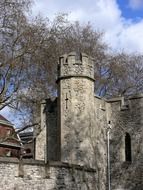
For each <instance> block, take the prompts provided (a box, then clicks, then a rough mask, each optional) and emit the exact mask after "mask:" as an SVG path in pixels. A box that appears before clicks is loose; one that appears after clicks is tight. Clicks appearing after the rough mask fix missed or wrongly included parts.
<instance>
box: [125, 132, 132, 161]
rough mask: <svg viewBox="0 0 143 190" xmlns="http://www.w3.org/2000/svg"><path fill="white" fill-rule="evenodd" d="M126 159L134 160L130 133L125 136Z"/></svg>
mask: <svg viewBox="0 0 143 190" xmlns="http://www.w3.org/2000/svg"><path fill="white" fill-rule="evenodd" d="M125 159H126V161H128V162H131V161H132V151H131V137H130V135H129V133H126V136H125Z"/></svg>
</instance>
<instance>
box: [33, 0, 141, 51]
mask: <svg viewBox="0 0 143 190" xmlns="http://www.w3.org/2000/svg"><path fill="white" fill-rule="evenodd" d="M36 3H37V5H36V6H35V8H33V11H34V12H35V13H37V12H38V11H41V13H42V14H43V15H44V16H48V17H49V18H53V17H54V14H56V13H58V12H66V13H70V14H69V19H70V20H72V21H73V20H80V21H81V22H82V23H83V22H84V23H86V22H88V21H90V22H91V23H92V24H93V26H94V27H95V28H96V29H98V30H102V31H104V32H105V37H104V40H105V41H106V42H107V43H108V44H109V45H110V46H111V47H112V48H113V49H115V50H122V49H124V50H125V51H128V52H141V53H143V33H142V31H143V20H140V21H139V22H138V23H135V22H133V21H132V20H127V19H125V18H123V17H122V15H121V10H120V9H119V6H118V4H117V1H116V0H76V1H67V0H43V1H41V0H36ZM135 3H136V4H135ZM139 3H140V5H141V4H142V1H141V0H136V1H135V0H130V5H134V6H137V5H139Z"/></svg>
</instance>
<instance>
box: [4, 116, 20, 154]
mask: <svg viewBox="0 0 143 190" xmlns="http://www.w3.org/2000/svg"><path fill="white" fill-rule="evenodd" d="M20 151H21V143H20V139H19V137H18V135H17V134H16V132H15V129H14V126H13V124H12V123H11V122H9V121H8V120H7V119H6V118H4V117H3V116H2V115H0V156H3V157H4V156H6V157H19V156H20Z"/></svg>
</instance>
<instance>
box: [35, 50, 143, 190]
mask: <svg viewBox="0 0 143 190" xmlns="http://www.w3.org/2000/svg"><path fill="white" fill-rule="evenodd" d="M57 85H58V97H57V99H56V100H55V101H50V100H47V103H46V104H45V108H44V109H45V111H44V112H42V113H43V115H44V117H45V121H44V122H43V124H42V126H43V125H44V128H41V132H40V133H39V135H38V136H37V145H36V152H37V153H36V158H37V159H41V160H46V161H50V160H56V161H57V160H59V161H61V162H63V163H69V164H75V165H81V166H84V167H90V168H94V169H95V170H96V175H95V176H96V185H95V186H94V188H93V187H92V188H91V189H93V190H94V189H95V190H96V189H98V190H106V189H108V183H109V178H108V177H109V176H108V172H110V175H111V176H110V177H111V182H110V183H111V189H113V190H121V189H122V190H142V189H143V161H142V160H143V148H142V143H143V140H142V139H143V138H142V137H143V96H136V97H131V98H128V99H124V98H123V97H119V98H114V99H110V100H105V99H101V98H100V97H98V96H95V95H94V62H93V60H92V58H90V57H89V56H87V55H85V54H80V55H77V54H76V53H74V52H72V53H70V54H66V55H64V56H62V57H60V60H59V68H58V80H57ZM42 117H43V116H42ZM42 121H43V120H42ZM109 125H110V126H111V129H110V139H109V140H110V144H109V145H110V152H109V153H110V155H109V158H110V168H109V167H108V164H107V160H108V158H107V140H108V139H107V129H108V127H109ZM42 147H43V148H42ZM44 147H46V148H45V149H44ZM108 163H109V162H108ZM107 168H108V169H110V171H109V170H108V172H107ZM77 189H78V188H77ZM79 189H80V188H79ZM81 189H82V188H81Z"/></svg>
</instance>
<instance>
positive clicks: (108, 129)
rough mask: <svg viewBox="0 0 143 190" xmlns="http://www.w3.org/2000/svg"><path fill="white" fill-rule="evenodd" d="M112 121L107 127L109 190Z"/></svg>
mask: <svg viewBox="0 0 143 190" xmlns="http://www.w3.org/2000/svg"><path fill="white" fill-rule="evenodd" d="M111 128H112V127H111V121H109V122H108V126H107V177H108V190H111V174H110V173H111V172H110V130H111Z"/></svg>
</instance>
